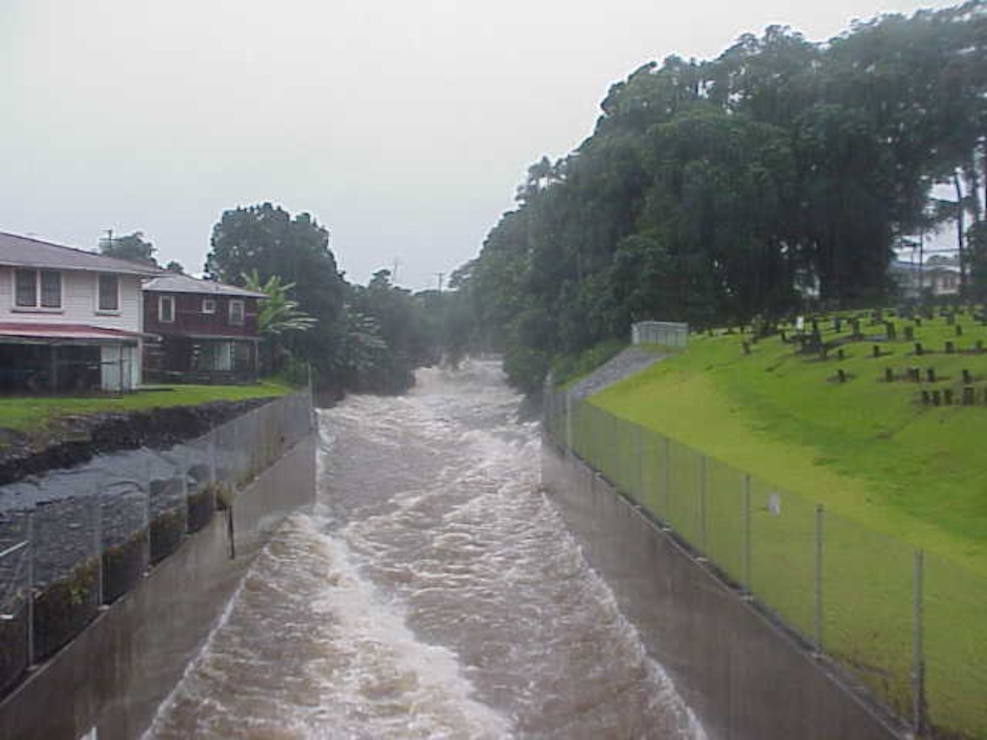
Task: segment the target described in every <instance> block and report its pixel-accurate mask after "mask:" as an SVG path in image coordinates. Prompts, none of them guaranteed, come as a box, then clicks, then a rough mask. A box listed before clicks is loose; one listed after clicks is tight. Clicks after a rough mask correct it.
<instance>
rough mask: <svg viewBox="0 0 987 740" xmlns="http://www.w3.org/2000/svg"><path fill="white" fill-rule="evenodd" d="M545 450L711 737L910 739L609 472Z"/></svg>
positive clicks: (596, 562)
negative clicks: (724, 579)
mask: <svg viewBox="0 0 987 740" xmlns="http://www.w3.org/2000/svg"><path fill="white" fill-rule="evenodd" d="M542 450H543V452H542V481H543V484H544V485H545V487H546V489H547V490H548V491H549V494H550V495H551V496H552V498H553V500H554V501H555V502H556V504H557V505H558V507H559V510H560V511H561V513H562V515H563V517H564V519H565V520H566V522H567V524H568V526H569V527H570V529H571V530H572V532H573V533H574V534H575V536H576V537H577V539H578V540H579V541H580V543H581V545H582V546H583V550H584V553H585V554H586V557H587V559H588V560H589V562H590V564H591V565H592V566H593V567H594V568H596V569H597V570H598V571H599V572H600V574H601V575H602V576H603V577H604V578H605V579H606V580H607V582H608V583H609V584H610V586H611V588H612V589H613V590H614V593H615V594H616V597H617V600H618V602H619V603H620V606H621V610H622V611H623V613H624V614H625V615H626V616H627V617H628V619H629V620H630V621H631V622H632V623H633V624H634V625H635V626H636V628H637V629H638V631H639V633H640V635H641V638H642V640H643V641H644V644H645V646H646V647H647V649H648V651H649V653H650V654H651V655H652V656H653V657H654V658H655V659H656V660H657V661H658V662H659V663H660V664H661V665H662V666H664V668H665V669H666V671H667V672H668V673H669V675H670V676H671V677H672V679H673V680H674V681H675V683H676V686H677V688H678V690H679V692H680V693H681V694H682V696H683V698H684V699H685V700H686V702H687V703H688V704H689V706H690V707H691V708H692V709H693V711H694V712H695V713H696V714H697V716H698V718H699V720H700V721H701V723H702V725H703V727H704V728H705V730H706V733H707V735H708V737H709V738H710V740H734V739H737V740H748V739H749V740H775V739H777V740H794V739H795V738H799V740H812V739H815V738H818V740H833V739H834V738H840V739H842V738H847V739H850V738H852V739H853V740H887V739H888V738H901V737H907V734H906V733H905V732H904V730H903V728H902V727H900V726H899V725H898V724H897V723H896V722H895V720H894V719H893V718H892V717H890V716H886V715H884V714H883V713H881V712H880V710H879V708H877V707H876V706H874V705H872V704H871V703H869V702H867V701H866V700H865V699H864V698H862V696H861V695H860V694H858V693H857V691H855V690H852V688H851V687H849V686H847V685H846V684H845V683H844V682H843V679H842V677H841V676H840V675H839V674H838V673H837V672H836V671H835V670H833V669H832V668H831V667H830V666H828V665H827V664H826V663H825V662H824V661H823V660H822V659H820V658H817V657H814V656H813V655H812V654H811V653H810V652H809V651H807V650H806V649H805V648H804V646H802V645H800V644H799V643H798V642H797V641H796V640H795V639H794V638H793V637H792V636H791V635H789V634H787V633H786V632H785V631H784V630H783V629H782V628H781V627H780V626H779V625H778V624H776V623H774V622H773V621H772V620H771V619H770V618H768V617H767V616H766V615H764V614H762V613H760V612H759V611H758V610H757V609H755V608H754V606H753V605H752V604H751V603H750V602H748V601H746V600H745V599H744V598H743V597H742V595H741V594H738V593H737V592H736V591H735V590H733V589H731V588H730V587H728V586H727V585H726V584H725V583H723V582H722V581H721V580H720V579H719V578H718V577H717V576H716V575H715V574H714V573H713V572H712V571H711V569H710V568H709V564H708V563H705V562H703V561H702V560H701V559H697V558H694V557H693V556H692V555H691V554H690V553H689V552H688V551H687V550H686V549H685V548H683V547H682V546H681V545H680V544H679V543H678V542H676V541H675V540H674V539H673V538H672V537H671V536H670V535H669V534H667V533H666V532H663V531H662V530H661V529H660V528H659V527H658V526H656V524H655V523H654V522H653V521H652V520H651V519H650V518H648V517H647V515H646V514H644V513H643V512H642V511H641V510H639V509H638V508H637V507H635V506H634V505H633V504H632V503H630V502H629V501H628V500H627V499H625V498H624V497H623V496H621V495H620V494H619V493H618V492H617V490H616V489H615V488H614V487H613V486H611V485H610V484H609V483H608V482H607V481H606V480H605V479H604V478H603V477H602V476H600V475H598V474H597V473H596V472H595V471H593V470H592V469H590V468H589V467H588V466H586V465H585V464H584V463H583V462H582V461H581V460H579V459H578V458H577V457H575V456H574V455H572V454H571V453H569V454H567V453H566V452H565V451H563V450H560V449H559V448H558V447H556V446H555V445H554V444H553V443H551V442H550V441H548V440H546V441H545V442H544V443H543V447H542Z"/></svg>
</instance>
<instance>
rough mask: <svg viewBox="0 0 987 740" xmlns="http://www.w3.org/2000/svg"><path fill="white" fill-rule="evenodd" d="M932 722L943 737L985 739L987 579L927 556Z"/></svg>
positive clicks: (927, 688)
mask: <svg viewBox="0 0 987 740" xmlns="http://www.w3.org/2000/svg"><path fill="white" fill-rule="evenodd" d="M922 583H923V589H922V590H923V596H924V598H923V612H922V614H923V626H924V629H923V631H922V635H923V639H922V642H923V644H924V648H925V650H924V653H925V699H926V704H927V708H928V718H929V721H930V722H931V724H932V725H933V726H934V727H935V728H936V729H937V730H938V731H939V732H940V733H941V736H942V737H964V738H966V737H970V738H987V578H985V577H984V576H983V575H982V574H979V573H974V572H971V571H968V570H966V569H963V568H960V567H959V566H957V565H955V564H953V563H951V562H949V561H947V560H943V559H941V558H937V557H935V556H931V555H928V554H926V555H925V567H924V576H923V578H922Z"/></svg>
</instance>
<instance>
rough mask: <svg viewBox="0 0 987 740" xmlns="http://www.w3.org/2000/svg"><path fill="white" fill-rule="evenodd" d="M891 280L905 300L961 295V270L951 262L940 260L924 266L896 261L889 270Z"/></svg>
mask: <svg viewBox="0 0 987 740" xmlns="http://www.w3.org/2000/svg"><path fill="white" fill-rule="evenodd" d="M888 273H889V275H890V276H891V279H892V280H894V282H895V283H896V284H897V285H898V288H899V290H900V291H901V294H902V297H904V298H920V297H922V295H923V294H925V295H931V296H934V297H944V296H955V295H959V293H960V268H959V266H958V265H956V264H953V262H952V261H951V260H945V259H940V260H936V261H934V262H931V261H930V262H926V263H925V264H924V265H919V264H915V263H913V262H904V261H902V260H895V261H894V262H892V263H891V266H890V267H889V268H888Z"/></svg>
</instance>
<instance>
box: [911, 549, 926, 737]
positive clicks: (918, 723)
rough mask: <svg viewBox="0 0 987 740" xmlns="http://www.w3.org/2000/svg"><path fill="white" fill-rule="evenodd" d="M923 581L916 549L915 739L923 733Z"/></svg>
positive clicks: (921, 557)
mask: <svg viewBox="0 0 987 740" xmlns="http://www.w3.org/2000/svg"><path fill="white" fill-rule="evenodd" d="M924 580H925V552H924V551H923V550H921V549H916V550H915V559H914V565H913V571H912V727H913V729H914V731H915V735H916V737H921V736H922V734H923V733H924V732H925V646H924V644H923V638H924V628H925V624H924V619H923V599H924V595H923V591H924V585H925V584H924Z"/></svg>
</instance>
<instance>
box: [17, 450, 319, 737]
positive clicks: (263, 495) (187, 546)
mask: <svg viewBox="0 0 987 740" xmlns="http://www.w3.org/2000/svg"><path fill="white" fill-rule="evenodd" d="M315 455H316V438H315V436H314V435H312V436H310V437H307V438H305V439H303V440H302V441H301V442H300V443H298V444H297V445H295V447H293V448H292V449H290V450H289V451H288V452H287V453H286V454H285V455H284V456H282V457H281V459H280V460H278V461H277V462H276V463H275V464H274V465H272V466H271V467H270V468H268V469H267V470H266V471H265V472H263V473H262V474H261V475H260V476H259V477H258V478H257V479H256V480H254V481H253V482H252V483H251V484H249V485H248V486H247V487H246V488H244V489H243V490H242V491H241V492H240V494H239V496H238V497H237V499H236V501H235V503H234V505H233V508H232V510H230V511H226V512H217V513H216V515H215V516H214V518H213V520H212V521H211V522H210V523H209V524H208V525H207V526H206V527H205V528H204V529H202V530H200V531H199V532H197V533H196V534H194V535H192V536H190V537H189V538H187V539H186V540H185V542H184V543H183V544H182V546H181V547H180V548H179V549H178V551H177V552H175V553H174V554H173V555H171V556H170V557H169V558H167V559H166V560H164V561H163V562H162V563H160V564H159V565H158V566H156V567H155V568H154V569H153V570H152V571H150V573H149V574H148V576H147V578H146V579H144V581H142V582H141V584H140V585H139V586H138V587H137V588H136V589H134V590H133V591H131V592H130V593H128V594H127V595H125V596H124V597H122V598H121V599H120V600H119V601H117V602H115V603H114V604H113V606H112V607H110V608H109V609H107V610H106V611H105V612H103V613H102V614H101V615H100V616H99V617H98V618H97V619H96V620H95V621H94V622H93V623H92V624H91V625H90V626H89V627H88V628H87V629H86V630H85V631H83V633H82V634H81V635H80V636H79V637H77V638H76V639H75V640H74V641H73V642H71V643H70V644H69V645H67V646H66V647H65V648H64V649H63V650H61V651H60V652H59V653H57V654H56V655H55V657H54V658H52V659H51V660H50V661H49V662H47V663H45V664H44V665H42V666H40V667H39V668H37V669H36V670H35V672H34V673H33V674H32V675H31V676H30V677H29V678H28V679H27V681H25V682H24V683H23V684H22V685H21V686H20V687H19V688H18V689H16V690H15V691H14V692H13V693H12V694H11V695H10V696H8V697H7V698H6V699H5V700H4V701H3V703H2V704H0V738H10V739H11V740H13V739H14V738H38V739H39V740H41V739H44V740H58V739H60V738H66V739H67V740H76V738H79V737H81V736H82V735H84V734H85V733H87V732H89V731H90V730H91V729H92V728H94V727H95V728H96V729H97V730H98V736H99V738H100V740H114V739H115V738H121V739H122V738H134V737H137V736H139V735H140V734H141V733H142V732H143V731H144V730H145V729H146V728H147V727H148V726H149V725H150V723H151V720H152V718H153V716H154V712H155V710H156V709H157V707H158V706H159V704H160V703H161V701H162V700H163V699H164V698H165V697H166V696H167V695H168V693H169V692H170V691H171V690H172V688H173V687H174V686H175V684H176V683H177V682H178V680H179V679H180V678H181V676H182V673H183V671H184V670H185V667H186V665H187V664H188V663H189V661H190V660H191V659H192V658H194V657H195V655H196V653H197V652H198V651H199V649H200V648H201V646H202V644H203V642H204V641H205V639H206V637H207V636H208V634H209V632H210V630H211V629H212V627H213V625H214V624H215V623H216V621H217V620H218V619H219V617H220V615H221V614H222V610H223V607H224V606H225V605H226V603H227V602H228V601H229V599H230V597H231V596H232V594H233V592H234V590H235V589H236V586H237V584H238V583H239V581H240V579H241V577H242V576H243V574H244V572H245V571H246V569H247V567H248V566H249V565H250V563H251V562H252V560H253V557H254V556H255V555H256V554H257V552H258V551H259V550H260V548H261V546H262V545H263V543H264V542H265V541H266V540H267V538H268V536H269V535H270V533H271V532H272V530H273V529H274V528H275V527H276V526H277V525H278V524H279V523H280V522H281V520H282V519H283V518H284V516H285V515H287V514H288V513H290V512H292V511H295V510H298V509H299V508H302V507H305V506H307V505H309V504H311V503H313V501H314V497H315V485H316V481H315V476H316V462H315ZM231 517H232V524H233V527H232V530H233V532H234V538H233V544H234V546H235V551H236V558H235V559H231V558H230V544H231V543H230V538H229V531H230V518H231Z"/></svg>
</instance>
